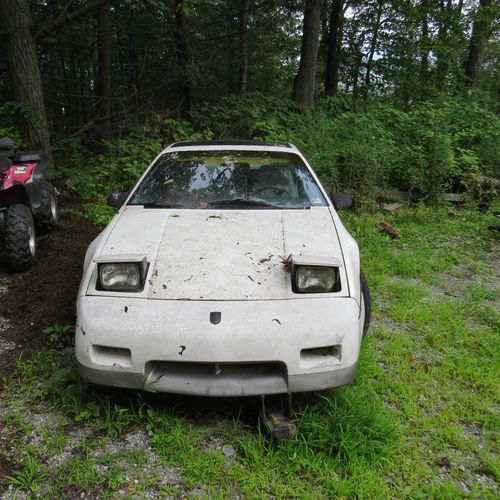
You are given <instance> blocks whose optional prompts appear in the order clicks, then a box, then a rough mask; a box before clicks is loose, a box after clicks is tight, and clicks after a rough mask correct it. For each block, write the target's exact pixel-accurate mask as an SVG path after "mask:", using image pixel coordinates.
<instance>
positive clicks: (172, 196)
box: [129, 151, 327, 209]
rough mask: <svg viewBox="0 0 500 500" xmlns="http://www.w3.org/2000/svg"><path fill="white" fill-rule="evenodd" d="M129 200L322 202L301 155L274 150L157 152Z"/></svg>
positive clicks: (251, 205)
mask: <svg viewBox="0 0 500 500" xmlns="http://www.w3.org/2000/svg"><path fill="white" fill-rule="evenodd" d="M129 204H131V205H144V206H145V207H151V208H154V207H158V208H174V207H177V208H211V207H220V208H231V207H237V208H245V209H255V208H308V207H310V206H325V205H327V203H326V201H325V198H324V196H323V195H322V194H321V191H320V189H319V187H318V185H317V183H316V182H315V180H314V179H313V177H312V175H311V173H310V172H309V170H308V169H307V167H306V166H305V165H304V163H303V162H302V160H301V159H300V157H299V156H298V155H296V154H293V153H284V152H278V151H179V152H172V153H167V154H165V155H163V156H162V157H160V158H159V159H158V160H157V162H156V163H155V164H154V165H153V167H152V168H151V170H150V171H149V172H148V173H147V175H146V176H145V177H144V179H143V180H142V182H141V183H140V184H139V186H138V187H137V189H136V190H135V192H134V194H133V196H132V198H131V200H130V203H129Z"/></svg>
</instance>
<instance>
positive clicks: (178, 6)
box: [174, 0, 191, 118]
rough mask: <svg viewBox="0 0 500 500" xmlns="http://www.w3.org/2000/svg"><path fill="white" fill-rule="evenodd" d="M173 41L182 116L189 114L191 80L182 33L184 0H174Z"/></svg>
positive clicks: (185, 44)
mask: <svg viewBox="0 0 500 500" xmlns="http://www.w3.org/2000/svg"><path fill="white" fill-rule="evenodd" d="M174 2H175V17H174V42H175V57H176V60H177V65H178V71H179V76H178V86H179V89H180V96H181V99H180V101H181V102H180V108H181V113H182V116H183V117H184V118H189V116H190V115H191V82H190V78H189V71H188V51H187V42H186V34H185V33H184V0H174Z"/></svg>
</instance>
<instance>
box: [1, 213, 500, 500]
mask: <svg viewBox="0 0 500 500" xmlns="http://www.w3.org/2000/svg"><path fill="white" fill-rule="evenodd" d="M342 217H343V220H344V221H345V224H346V226H347V227H348V228H349V230H350V231H351V233H352V234H353V236H354V237H355V238H356V239H357V240H358V242H359V245H360V248H361V253H362V263H363V268H364V271H365V274H366V276H367V279H368V282H369V284H370V286H371V292H372V302H373V318H372V319H373V321H372V327H371V330H370V332H369V335H368V336H367V338H366V339H365V341H364V345H363V348H362V355H361V360H360V365H359V370H358V374H357V379H356V381H355V383H353V384H352V385H350V386H348V387H345V388H342V389H339V390H336V391H330V392H328V393H324V394H321V395H316V396H310V397H309V398H307V399H306V401H307V402H308V404H307V405H303V407H302V410H301V412H300V414H299V415H298V417H297V421H296V424H297V427H298V433H297V435H296V436H295V437H294V438H293V439H291V440H289V441H287V442H282V443H278V442H274V441H272V440H271V439H270V438H269V437H268V436H267V435H266V434H264V433H260V432H259V429H258V428H257V427H256V426H255V425H254V424H253V422H252V420H251V418H249V415H251V414H254V413H256V411H257V410H256V408H255V409H252V407H251V405H252V404H253V403H251V402H248V403H247V402H244V403H243V407H242V402H241V401H238V402H235V401H227V400H226V401H214V400H206V399H198V398H175V397H172V396H167V395H161V394H149V393H138V392H135V391H121V390H120V391H119V390H112V389H109V390H108V389H96V388H89V387H88V386H87V385H86V384H84V383H83V382H81V381H79V380H77V379H76V377H75V375H74V373H73V369H72V352H71V349H65V350H56V349H52V350H47V351H43V352H40V353H38V355H37V356H35V357H34V359H31V360H29V361H25V360H23V359H20V360H19V361H18V366H17V370H16V372H15V373H14V374H13V375H12V376H11V377H10V378H9V380H7V381H6V389H5V392H4V397H3V399H2V400H1V402H0V459H1V460H3V461H4V462H6V464H7V465H8V466H9V468H10V469H11V472H10V474H9V477H7V478H4V479H3V484H1V486H0V494H1V493H2V492H3V493H4V495H5V497H6V498H10V497H15V495H16V494H17V493H19V494H21V495H22V492H26V493H28V494H29V493H35V494H40V495H41V496H42V497H53V498H54V497H57V498H61V497H65V498H70V497H80V496H82V497H83V496H89V495H90V496H99V497H103V498H106V497H116V496H122V495H123V496H125V497H134V496H136V497H143V496H144V497H155V496H173V497H180V496H186V497H188V498H198V497H203V496H206V495H210V496H214V497H237V496H240V497H241V496H245V497H269V496H275V497H303V498H310V497H346V498H351V497H359V498H371V497H376V498H401V497H411V498H421V497H425V498H427V497H433V498H458V497H466V496H473V497H480V498H498V497H499V496H500V491H499V488H498V483H497V481H498V479H499V459H498V455H499V453H498V452H499V446H498V437H499V434H498V433H499V429H500V426H499V416H498V401H499V391H498V374H499V359H500V357H499V352H500V350H499V330H500V329H499V313H498V305H499V303H500V301H499V291H498V281H499V280H498V278H499V276H498V270H499V268H500V266H499V261H498V248H499V245H498V240H495V239H494V233H492V232H491V231H489V230H488V229H487V226H488V225H490V224H494V223H495V220H494V217H493V215H492V214H491V213H487V214H483V213H480V212H478V211H474V210H454V209H451V208H443V209H439V210H432V209H429V208H424V207H417V208H415V209H400V210H397V211H395V212H393V213H389V214H381V213H380V212H378V211H375V210H374V211H373V213H372V212H371V211H370V210H369V209H365V210H363V211H359V212H353V213H344V214H343V215H342ZM381 218H383V219H384V220H385V221H386V222H388V223H389V224H391V225H392V226H393V227H394V228H395V229H396V230H397V231H398V232H399V234H400V236H401V237H400V239H396V240H392V239H390V238H389V237H388V236H387V235H384V234H381V233H379V232H378V229H377V223H378V222H379V221H380V220H381ZM47 326H49V325H47ZM56 333H57V332H56ZM248 406H250V408H249V407H248ZM242 408H243V409H242Z"/></svg>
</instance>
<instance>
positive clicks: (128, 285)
mask: <svg viewBox="0 0 500 500" xmlns="http://www.w3.org/2000/svg"><path fill="white" fill-rule="evenodd" d="M141 274H142V273H141V269H140V266H139V263H136V262H110V263H102V264H99V285H100V288H102V289H103V290H112V291H117V292H138V291H139V290H140V289H141V288H142V279H141Z"/></svg>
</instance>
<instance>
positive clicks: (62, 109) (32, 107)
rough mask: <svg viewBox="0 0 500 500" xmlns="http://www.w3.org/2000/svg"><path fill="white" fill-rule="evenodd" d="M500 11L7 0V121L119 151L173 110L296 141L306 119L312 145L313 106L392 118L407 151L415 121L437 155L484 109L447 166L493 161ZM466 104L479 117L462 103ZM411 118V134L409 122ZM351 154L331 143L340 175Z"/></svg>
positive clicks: (360, 4) (9, 129) (6, 129)
mask: <svg viewBox="0 0 500 500" xmlns="http://www.w3.org/2000/svg"><path fill="white" fill-rule="evenodd" d="M499 11H500V5H499V4H498V2H495V1H494V0H307V1H305V0H303V1H302V0H293V1H286V2H285V1H282V0H210V1H206V0H70V1H69V2H67V1H66V0H64V1H63V0H49V1H46V0H43V1H41V0H0V12H1V13H2V18H3V19H4V22H3V23H2V24H1V25H0V36H1V38H2V40H3V41H4V42H5V46H6V47H7V57H6V58H5V59H2V60H0V102H2V103H3V104H2V105H1V107H0V109H1V110H2V113H1V117H0V132H2V133H4V134H5V133H10V134H14V135H16V134H17V136H16V137H17V138H18V140H19V141H20V142H23V143H24V144H25V145H26V146H29V147H40V146H42V147H45V148H47V149H49V148H50V143H52V145H55V146H56V149H57V145H58V144H60V142H61V141H64V140H68V138H78V140H79V141H80V143H81V144H82V145H83V146H85V147H87V148H90V149H91V150H93V151H95V152H103V151H106V150H109V147H110V146H109V141H116V140H119V139H122V138H123V137H124V135H127V134H129V133H130V132H131V131H132V130H136V131H137V130H141V131H142V133H149V135H154V134H157V135H160V136H161V135H162V134H163V136H164V137H163V142H165V141H168V140H169V138H168V133H167V132H166V131H165V129H168V128H169V127H170V128H172V126H173V125H172V123H173V122H171V121H169V120H173V121H174V122H175V124H176V125H175V126H174V128H177V129H178V128H179V127H181V129H182V127H183V126H186V124H188V125H187V126H188V127H191V129H192V131H193V133H202V131H203V130H204V131H207V130H210V134H212V135H218V136H220V135H221V134H225V135H234V134H235V133H236V132H238V133H239V134H246V136H250V137H251V136H255V135H258V132H257V130H258V129H259V127H261V128H262V127H264V128H266V127H267V132H268V133H269V134H270V135H273V133H275V135H280V136H281V138H283V139H288V138H290V137H291V138H294V136H296V134H297V133H298V132H297V130H299V129H300V133H301V134H302V135H300V137H295V139H298V140H299V141H300V142H304V144H305V147H306V148H307V147H309V145H310V144H311V142H312V137H313V136H314V131H312V130H304V129H303V123H305V122H306V121H307V120H308V118H307V114H308V113H320V114H321V113H323V114H325V113H326V115H325V117H324V118H325V120H326V121H328V120H331V124H330V125H331V127H333V128H335V127H337V125H334V124H335V123H337V122H338V123H343V126H344V127H347V129H349V127H351V126H352V123H351V122H350V121H349V118H348V117H349V116H350V117H351V119H352V120H354V121H356V120H359V119H361V117H362V116H363V117H365V118H366V119H367V120H369V123H364V124H358V125H359V126H362V127H363V132H362V131H356V133H357V134H361V133H367V130H368V129H369V128H370V126H373V123H375V122H376V123H377V126H376V127H375V128H376V130H375V132H376V137H378V135H380V134H382V129H383V130H384V133H389V134H390V141H389V142H391V143H394V144H396V145H397V146H398V148H399V151H400V153H401V151H403V150H404V147H406V146H408V147H409V144H406V143H407V142H409V137H410V136H412V134H415V133H416V131H415V129H414V128H412V126H410V125H409V123H412V121H415V122H416V124H417V125H418V127H430V128H428V129H426V130H427V135H428V137H422V138H420V139H419V140H418V141H420V140H421V141H423V142H425V145H422V144H419V143H418V141H417V142H416V143H414V148H413V154H414V155H417V156H418V148H419V147H422V148H423V150H424V151H425V154H426V155H427V156H429V150H428V148H429V147H431V146H429V144H430V143H431V142H433V143H435V144H434V146H432V148H434V149H433V151H434V152H435V154H437V151H438V149H439V147H442V145H441V146H439V144H440V141H441V139H443V138H442V137H441V135H442V134H444V136H446V137H447V139H446V141H448V142H450V141H451V142H453V141H455V140H457V137H455V136H453V137H450V136H449V135H448V134H449V130H450V129H453V128H454V127H455V128H456V122H457V120H458V121H459V122H460V120H463V122H460V123H463V124H464V126H466V122H467V120H468V118H467V116H470V117H471V118H470V120H471V124H470V125H471V126H472V127H473V128H474V127H479V128H481V127H483V126H484V127H485V128H484V129H483V130H476V129H474V131H473V132H471V131H468V132H467V133H468V134H471V135H467V137H464V136H463V131H462V132H460V133H461V134H462V136H461V139H460V141H461V142H460V141H459V144H456V145H454V146H453V148H452V151H451V153H450V154H452V157H450V158H448V159H446V158H441V159H440V160H439V162H440V166H442V165H443V162H444V164H448V163H449V162H448V160H450V162H451V163H455V164H456V162H457V159H460V158H461V160H460V161H466V162H468V165H469V167H470V165H471V164H480V166H479V167H478V168H477V169H476V170H478V171H481V172H483V173H484V172H488V173H491V172H492V169H493V170H494V169H495V168H498V166H496V167H495V166H494V165H498V156H495V154H497V153H498V151H496V150H495V148H494V147H493V146H492V145H491V141H492V140H493V139H492V137H493V138H494V137H496V136H495V134H494V133H493V132H491V131H490V132H488V131H487V130H486V129H488V127H494V128H495V127H496V129H495V130H497V131H498V121H497V120H498V118H497V113H498V102H500V100H499V88H500V86H499V75H498V71H499V67H500V66H499V64H498V61H499V38H498V31H499ZM252 96H253V97H252ZM266 100H270V103H268V104H266V105H264V108H261V106H262V105H263V104H262V103H263V102H266ZM228 103H231V104H228ZM464 103H465V104H464ZM463 105H465V106H466V109H467V112H466V116H464V117H460V116H455V115H453V113H451V111H450V109H451V108H453V109H454V110H455V111H456V112H457V113H459V114H460V113H461V112H462V111H463ZM266 106H267V107H266ZM384 106H385V108H383V107H384ZM467 106H468V107H469V108H467ZM207 107H208V108H210V109H212V111H210V112H209V111H208V108H207ZM222 108H223V109H222ZM278 109H279V110H280V111H279V112H278V111H276V110H278ZM311 109H312V111H308V110H311ZM382 109H383V110H385V112H386V115H385V117H384V118H383V119H382V118H381V115H380V113H382V114H383V112H382V111H381V110H382ZM235 110H237V115H238V116H237V117H235V116H234V111H235ZM273 110H274V111H273ZM478 110H480V111H478ZM261 112H262V114H259V113H261ZM210 113H212V117H213V120H210V119H207V116H208V115H209V114H210ZM281 113H282V114H281ZM291 113H292V114H293V113H295V114H294V115H293V116H294V118H293V119H291V122H292V123H288V122H287V123H286V124H283V123H279V127H278V129H279V133H278V129H276V127H277V122H280V120H282V119H285V118H286V119H287V120H288V119H290V116H292V115H291ZM481 113H482V114H481ZM388 114H390V115H391V116H390V118H389V116H388ZM285 115H286V117H285ZM479 115H481V117H480V118H479ZM403 118H404V121H408V124H407V125H405V126H407V127H408V130H407V134H406V135H405V136H404V137H403V135H402V132H401V130H399V131H398V130H396V129H394V130H393V128H394V126H393V124H394V123H396V122H398V120H399V121H401V120H403ZM252 119H253V125H252V126H250V128H249V127H248V126H246V125H245V123H247V125H248V123H249V122H251V121H252ZM178 120H181V121H178ZM182 120H184V122H183V121H182ZM215 120H216V122H215ZM339 120H340V121H339ZM474 120H475V121H474ZM491 120H493V124H492V123H491ZM313 121H316V122H317V119H316V120H313ZM235 122H236V124H235ZM255 122H258V124H257V125H255ZM344 122H347V123H344ZM182 123H184V125H182ZM472 123H474V125H472ZM485 123H488V125H484V124H485ZM165 124H167V125H165ZM168 124H169V125H168ZM273 127H274V128H273ZM280 127H286V129H284V128H283V129H282V128H280ZM378 127H382V129H379V128H378ZM384 127H389V128H390V129H391V130H386V129H384ZM488 130H489V129H488ZM324 132H325V131H324ZM325 133H326V132H325ZM337 133H339V134H341V135H342V134H343V130H339V131H337ZM495 133H496V132H495ZM269 134H268V135H269ZM488 134H490V135H488ZM491 134H493V136H491ZM260 135H265V134H262V133H260ZM382 135H384V134H382ZM424 135H425V134H424ZM372 137H374V136H372ZM384 137H385V136H384ZM49 138H50V139H49ZM324 139H325V142H326V143H328V142H329V138H327V137H325V138H324ZM358 139H359V140H363V141H366V142H368V143H369V142H370V141H372V140H375V139H373V138H370V137H368V136H367V137H365V138H361V137H358ZM443 140H445V139H443ZM403 142H404V143H405V144H406V146H405V145H404V144H403ZM106 144H107V146H106ZM380 145H381V143H378V144H377V145H375V146H374V145H372V148H373V150H374V151H376V150H377V147H379V146H380ZM343 148H344V146H343ZM360 148H362V144H361V143H359V142H358V143H356V149H360ZM471 148H472V149H471ZM459 150H460V151H462V150H463V151H469V153H463V151H462V153H463V154H462V153H460V151H459ZM470 151H473V152H474V158H472V157H471V156H470V155H471V153H470ZM322 154H323V153H322ZM324 154H326V153H324ZM339 154H340V153H339V151H338V150H337V151H330V152H329V155H330V156H329V160H328V162H326V163H325V162H323V161H322V162H320V164H319V167H320V168H323V169H324V170H325V172H326V171H327V170H328V168H327V165H330V166H331V167H332V168H334V170H335V172H334V173H332V175H336V176H337V177H338V176H339V175H340V172H341V171H342V168H343V164H345V163H347V164H349V163H350V162H351V159H349V154H350V153H349V152H347V151H346V155H347V156H348V158H344V159H342V161H341V160H339ZM351 154H352V152H351ZM460 155H462V156H460ZM464 155H465V156H466V157H467V158H466V160H464ZM467 155H468V156H467ZM445 156H446V155H445ZM335 158H336V159H335ZM391 161H397V160H396V158H393V159H392V160H391ZM422 161H423V160H422ZM426 161H427V160H426ZM447 162H448V163H447ZM485 165H486V167H485ZM476 166H477V165H476ZM386 174H387V175H386V176H393V175H394V172H393V171H392V167H391V168H389V167H387V168H386ZM446 175H448V174H446Z"/></svg>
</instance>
